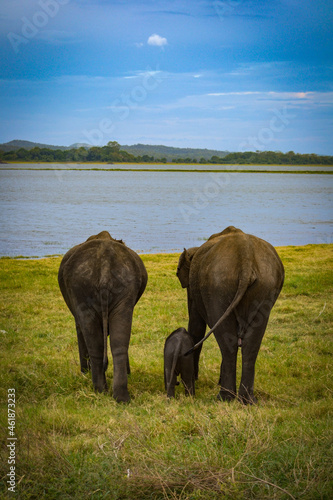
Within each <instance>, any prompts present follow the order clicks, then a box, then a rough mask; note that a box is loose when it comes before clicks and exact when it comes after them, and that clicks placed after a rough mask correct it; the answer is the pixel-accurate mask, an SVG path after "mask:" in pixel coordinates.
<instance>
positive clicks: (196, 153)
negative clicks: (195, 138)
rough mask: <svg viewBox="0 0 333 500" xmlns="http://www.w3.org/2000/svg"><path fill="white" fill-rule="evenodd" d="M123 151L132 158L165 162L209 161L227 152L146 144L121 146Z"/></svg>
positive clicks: (221, 156)
mask: <svg viewBox="0 0 333 500" xmlns="http://www.w3.org/2000/svg"><path fill="white" fill-rule="evenodd" d="M121 149H122V150H123V151H127V152H128V153H131V154H132V155H134V156H144V155H148V156H154V157H155V158H166V160H167V161H172V160H174V159H175V160H176V159H178V158H191V159H192V158H193V159H195V160H200V159H201V158H205V160H209V159H210V158H211V157H212V156H219V157H220V158H223V157H224V156H226V155H227V154H228V153H229V151H216V150H214V149H195V148H174V147H171V146H149V145H147V144H134V146H121Z"/></svg>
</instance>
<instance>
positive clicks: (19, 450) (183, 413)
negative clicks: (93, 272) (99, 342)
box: [0, 245, 333, 500]
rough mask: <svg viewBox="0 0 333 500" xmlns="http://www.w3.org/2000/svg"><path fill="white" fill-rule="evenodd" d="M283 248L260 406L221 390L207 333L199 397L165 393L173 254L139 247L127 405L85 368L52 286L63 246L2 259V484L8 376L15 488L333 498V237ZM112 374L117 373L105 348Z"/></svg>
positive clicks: (180, 299) (175, 312)
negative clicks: (224, 398) (39, 255)
mask: <svg viewBox="0 0 333 500" xmlns="http://www.w3.org/2000/svg"><path fill="white" fill-rule="evenodd" d="M278 252H279V254H280V256H281V258H282V260H283V263H284V265H285V269H286V282H285V285H284V288H283V290H282V293H281V296H280V298H279V299H278V302H277V304H276V305H275V307H274V309H273V311H272V315H271V319H270V322H269V325H268V329H267V331H266V335H265V337H264V340H263V344H262V347H261V351H260V353H259V357H258V361H257V367H256V383H255V393H256V395H257V397H258V399H259V404H258V405H257V406H256V407H244V406H242V405H240V404H239V403H238V402H236V401H235V402H232V403H221V402H218V401H217V400H216V395H217V393H218V387H217V381H218V377H219V363H220V354H219V350H218V347H217V344H216V341H215V339H214V338H212V337H211V338H210V339H209V340H207V342H206V343H205V345H204V348H203V351H202V358H201V365H200V375H199V381H198V382H197V385H196V397H195V399H191V398H185V397H184V395H183V389H182V388H181V387H180V386H179V387H178V390H177V397H176V399H175V400H174V401H167V399H166V396H165V391H164V387H163V345H164V339H165V338H166V336H167V335H168V334H169V333H170V332H171V331H172V330H173V329H175V328H176V327H178V326H186V323H187V310H186V293H185V291H184V290H183V289H181V287H180V285H179V283H178V280H177V278H176V276H175V270H176V266H177V260H178V255H173V254H171V255H146V256H143V260H144V262H145V265H146V267H147V270H148V274H149V281H148V286H147V289H146V292H145V293H144V295H143V297H142V299H141V300H140V302H139V304H138V305H137V307H136V310H135V317H134V322H133V331H132V338H131V346H130V363H131V369H132V375H131V376H130V380H129V389H130V393H131V396H132V401H131V403H130V404H129V405H118V404H116V403H115V401H114V400H113V399H112V398H111V397H110V395H97V394H95V393H94V392H93V391H92V383H91V378H90V376H87V377H86V376H83V375H81V373H80V370H79V362H78V350H77V342H76V335H75V330H74V322H73V319H72V317H71V315H70V313H69V311H68V310H67V309H66V306H65V304H64V302H63V299H62V297H61V295H60V292H59V289H58V285H57V271H58V268H59V264H60V258H48V259H42V260H27V261H25V260H15V259H1V260H0V276H1V279H0V283H1V298H2V300H1V306H0V307H1V310H0V330H1V331H0V338H1V346H2V347H1V351H0V357H1V361H0V366H1V368H0V370H1V378H2V383H1V429H2V430H1V443H2V446H1V465H0V467H1V480H2V484H1V492H2V493H0V495H1V494H2V495H3V496H5V492H6V490H7V485H6V481H7V479H8V478H7V476H6V475H7V474H8V472H9V465H8V463H7V461H8V456H9V448H8V447H7V443H8V439H7V438H8V437H9V436H8V434H9V430H8V429H7V426H8V423H7V394H8V393H7V391H8V389H9V388H14V389H15V392H16V428H15V436H16V437H17V445H16V450H15V451H16V457H15V459H16V464H15V466H16V470H15V472H16V495H15V498H19V499H28V498H61V499H70V498H77V499H82V498H93V499H102V498H103V499H104V498H107V499H162V498H170V499H171V498H172V499H182V500H185V499H203V498H204V499H205V498H209V499H217V498H232V499H241V498H258V499H285V498H297V499H308V500H313V499H329V498H332V491H333V471H332V454H331V450H332V444H333V443H332V385H333V384H332V375H331V371H332V337H331V334H332V305H331V302H332V300H331V298H332V288H333V279H332V254H333V245H309V246H305V247H284V248H279V249H278ZM109 357H110V358H111V356H109ZM239 361H240V360H239ZM107 378H108V383H109V385H110V386H111V385H112V362H111V359H110V365H109V369H108V372H107ZM11 496H12V497H14V495H11Z"/></svg>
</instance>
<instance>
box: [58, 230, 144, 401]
mask: <svg viewBox="0 0 333 500" xmlns="http://www.w3.org/2000/svg"><path fill="white" fill-rule="evenodd" d="M58 281H59V286H60V290H61V293H62V295H63V297H64V299H65V302H66V304H67V306H68V308H69V309H70V311H71V313H72V314H73V316H74V319H75V325H76V331H77V338H78V344H79V355H80V364H81V371H82V372H83V373H85V372H87V371H88V369H89V368H90V367H91V372H92V381H93V385H94V388H95V390H96V391H98V392H102V391H106V390H107V383H106V378H105V371H106V369H107V365H108V357H107V336H108V335H109V336H110V345H111V353H112V357H113V397H114V398H115V399H116V400H117V401H119V402H128V401H129V400H130V396H129V393H128V389H127V374H128V373H129V372H130V370H129V361H128V346H129V341H130V336H131V326H132V316H133V309H134V306H135V304H136V303H137V301H138V300H139V299H140V297H141V295H142V294H143V292H144V290H145V287H146V284H147V271H146V269H145V267H144V264H143V262H142V260H141V259H140V257H139V256H138V255H137V254H136V253H135V252H133V250H131V249H130V248H128V247H127V246H126V245H125V244H124V243H123V242H122V241H121V240H115V239H113V238H112V237H111V236H110V234H109V233H108V232H107V231H102V232H101V233H99V234H97V235H95V236H91V237H90V238H88V239H87V241H85V242H84V243H81V244H80V245H77V246H75V247H74V248H72V249H71V250H69V251H68V252H67V253H66V254H65V256H64V257H63V259H62V261H61V264H60V268H59V274H58Z"/></svg>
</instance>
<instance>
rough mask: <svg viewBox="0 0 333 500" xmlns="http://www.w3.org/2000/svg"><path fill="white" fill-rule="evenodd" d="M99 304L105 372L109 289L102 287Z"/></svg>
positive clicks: (106, 365)
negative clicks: (100, 308)
mask: <svg viewBox="0 0 333 500" xmlns="http://www.w3.org/2000/svg"><path fill="white" fill-rule="evenodd" d="M100 298H101V306H102V324H103V343H104V351H103V370H104V372H106V370H107V367H108V364H109V360H108V330H109V328H108V327H109V308H108V304H109V291H108V289H107V288H104V289H102V290H101V291H100Z"/></svg>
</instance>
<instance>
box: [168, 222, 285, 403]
mask: <svg viewBox="0 0 333 500" xmlns="http://www.w3.org/2000/svg"><path fill="white" fill-rule="evenodd" d="M177 277H178V279H179V281H180V284H181V285H182V287H183V288H187V305H188V314H189V322H188V332H189V334H190V335H191V336H192V337H193V338H194V339H195V342H196V344H195V346H194V347H193V348H192V349H191V350H190V351H188V353H192V352H193V353H194V366H195V377H196V379H197V378H198V372H199V358H200V352H201V348H202V343H203V342H204V341H205V340H206V339H207V338H208V337H209V335H210V334H211V333H212V332H214V335H215V338H216V341H217V343H218V345H219V348H220V351H221V354H222V363H221V369H220V380H219V385H220V386H221V389H220V392H219V395H218V398H219V399H220V400H222V401H231V400H232V399H234V398H235V397H236V365H237V352H238V347H240V348H241V352H242V375H241V381H240V386H239V390H238V398H239V400H240V401H241V402H243V403H245V404H247V403H250V404H253V403H256V402H257V399H256V398H255V396H254V393H253V386H254V375H255V362H256V359H257V355H258V352H259V348H260V345H261V341H262V338H263V336H264V333H265V330H266V326H267V323H268V319H269V315H270V312H271V309H272V307H273V305H274V303H275V301H276V299H277V297H278V296H279V294H280V291H281V289H282V286H283V282H284V267H283V264H282V262H281V260H280V258H279V256H278V254H277V252H276V250H275V249H274V247H273V246H272V245H271V244H270V243H268V242H266V241H264V240H262V239H260V238H258V237H256V236H253V235H250V234H246V233H244V232H243V231H241V230H240V229H237V228H235V227H234V226H229V227H227V228H226V229H224V230H223V231H221V232H220V233H216V234H213V235H212V236H210V238H209V239H208V240H207V241H206V242H205V243H203V244H202V245H201V246H200V247H193V248H190V249H188V250H186V249H184V251H183V253H182V254H181V255H180V257H179V262H178V268H177ZM206 325H208V326H209V327H210V328H211V329H210V331H209V332H208V333H207V335H206V336H205V330H206ZM188 353H187V354H188Z"/></svg>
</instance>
